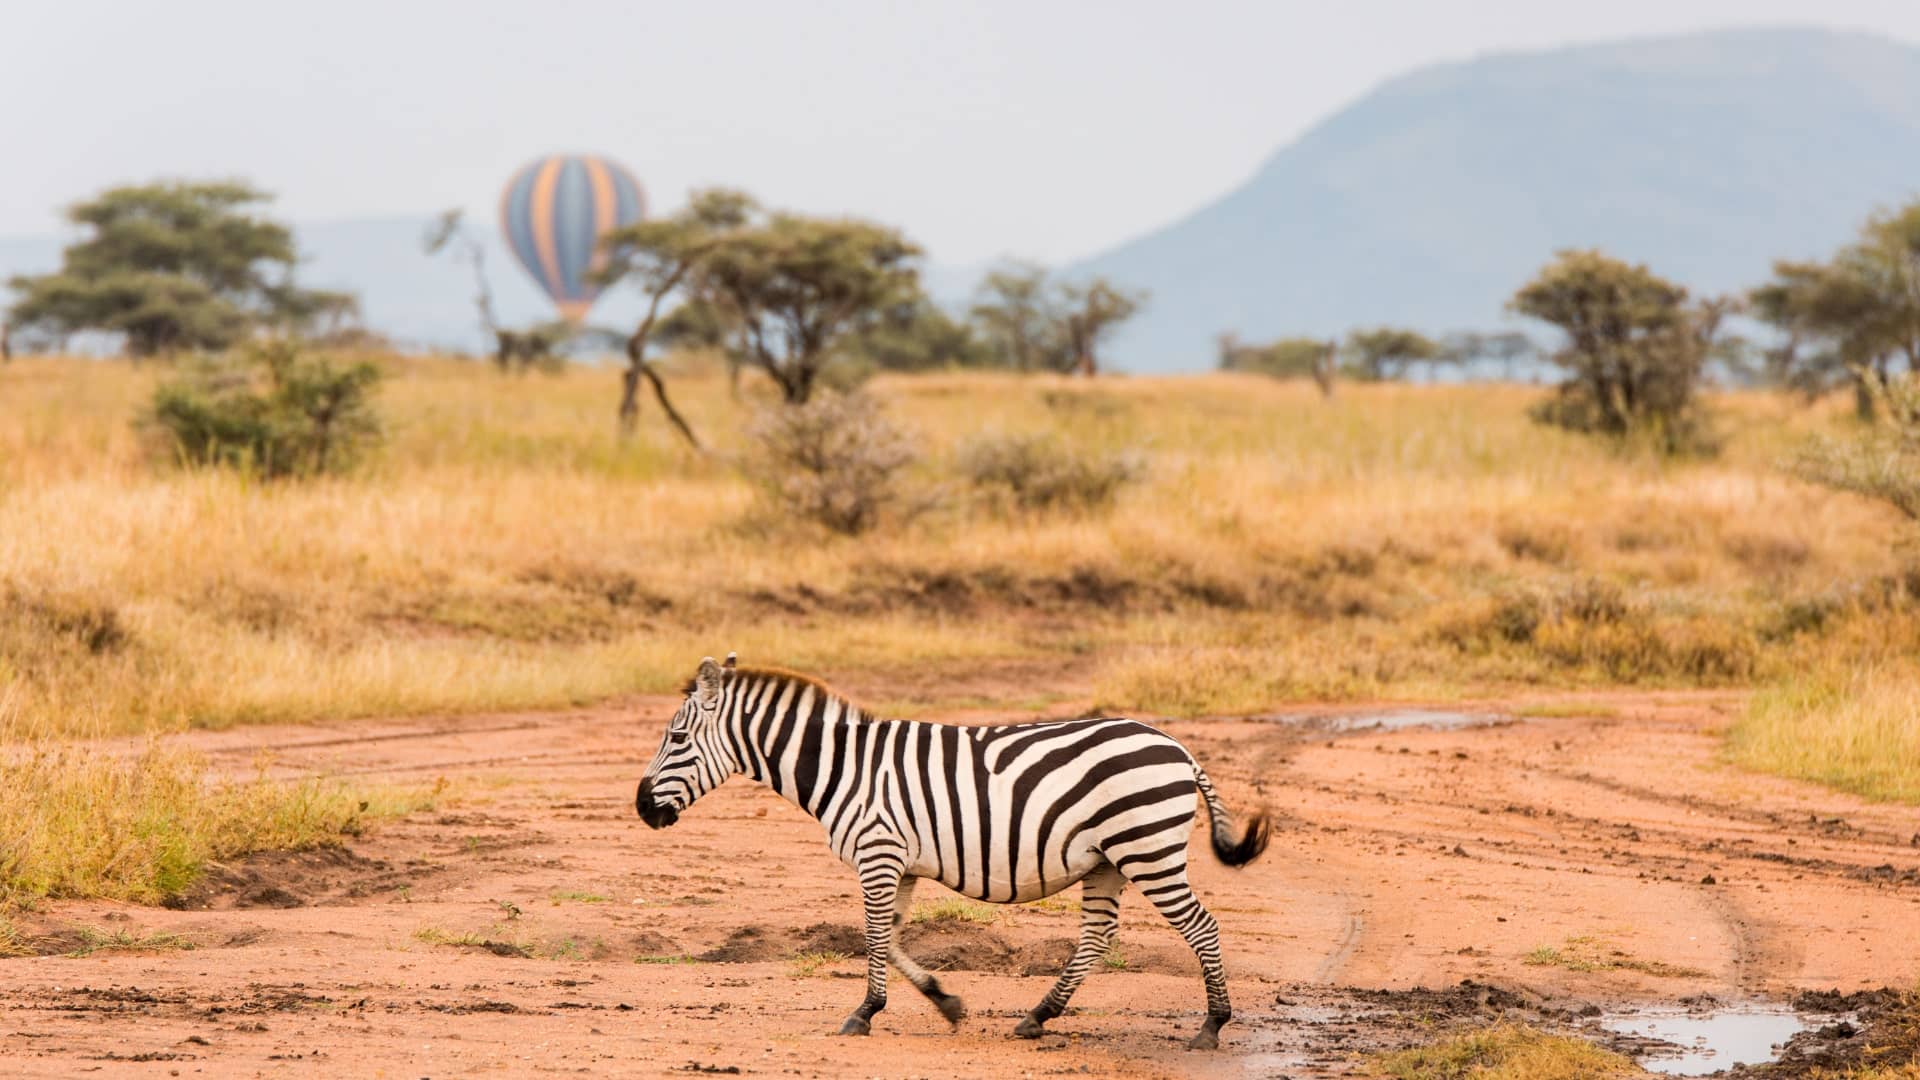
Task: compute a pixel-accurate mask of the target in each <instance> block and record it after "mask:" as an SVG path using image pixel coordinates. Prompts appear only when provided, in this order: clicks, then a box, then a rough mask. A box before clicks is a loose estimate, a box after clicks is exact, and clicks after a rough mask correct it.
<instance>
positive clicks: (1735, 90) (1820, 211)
mask: <svg viewBox="0 0 1920 1080" xmlns="http://www.w3.org/2000/svg"><path fill="white" fill-rule="evenodd" d="M1810 161H1814V162H1817V164H1810V163H1809V162H1810ZM1916 189H1920V49H1916V48H1915V47H1913V46H1910V45H1906V44H1904V43H1900V42H1897V41H1893V40H1891V39H1888V38H1884V37H1879V36H1875V35H1871V34H1863V33H1857V32H1851V31H1828V30H1816V29H1805V28H1766V29H1740V30H1721V31H1703V32H1700V33H1696V34H1688V35H1681V36H1675V37H1643V38H1635V39H1631V40H1628V41H1623V42H1608V43H1601V44H1587V45H1570V46H1562V47H1559V48H1555V49H1551V50H1541V51H1533V52H1506V53H1495V54H1487V55H1483V56H1481V57H1477V58H1474V59H1469V60H1462V61H1450V62H1447V63H1444V64H1438V65H1433V66H1431V67H1427V68H1421V69H1417V70H1415V71H1412V72H1408V73H1406V74H1404V75H1400V76H1397V77H1395V78H1393V79H1389V80H1387V81H1386V82H1384V83H1381V84H1380V85H1379V86H1377V87H1375V88H1374V89H1373V90H1372V91H1370V92H1368V93H1367V94H1364V95H1362V96H1361V97H1360V98H1358V99H1356V100H1355V101H1354V102H1352V103H1351V104H1349V105H1347V106H1346V107H1344V108H1342V109H1340V110H1338V111H1336V112H1335V113H1333V114H1331V115H1330V116H1328V117H1327V118H1326V119H1324V120H1322V121H1321V122H1320V123H1318V124H1316V125H1315V126H1314V127H1312V128H1311V129H1309V130H1308V131H1307V132H1305V133H1304V134H1302V135H1301V136H1300V137H1299V138H1298V139H1295V140H1294V141H1293V142H1291V143H1289V144H1287V145H1286V146H1283V147H1281V148H1280V149H1278V150H1277V151H1275V152H1274V153H1273V154H1272V155H1270V156H1269V157H1268V158H1267V159H1266V160H1265V161H1263V162H1262V164H1261V165H1260V166H1259V167H1258V168H1257V169H1255V170H1254V172H1253V174H1252V175H1250V176H1249V177H1248V178H1247V179H1246V180H1245V181H1244V182H1242V183H1241V184H1240V185H1238V186H1236V187H1235V188H1234V189H1232V190H1230V191H1228V192H1227V193H1226V194H1224V195H1222V196H1221V197H1219V198H1218V199H1216V200H1214V201H1213V202H1211V203H1209V204H1207V205H1206V206H1203V207H1200V208H1199V209H1197V210H1195V211H1193V212H1191V213H1189V214H1186V215H1183V216H1181V217H1180V218H1178V219H1176V220H1175V221H1173V222H1171V223H1169V224H1168V225H1166V226H1163V227H1162V228H1160V229H1156V230H1152V231H1150V232H1148V233H1146V234H1144V235H1142V236H1139V237H1136V238H1134V239H1133V240H1130V241H1127V242H1124V243H1122V244H1119V245H1116V246H1115V247H1114V248H1112V249H1109V250H1108V251H1105V252H1102V253H1100V254H1097V255H1095V256H1092V257H1090V258H1088V259H1086V260H1083V261H1081V262H1079V263H1076V264H1074V265H1073V266H1071V267H1070V268H1069V272H1070V273H1072V274H1075V275H1090V274H1104V275H1107V276H1109V277H1111V278H1113V279H1114V280H1116V281H1117V282H1119V283H1121V284H1124V285H1129V286H1133V287H1144V288H1146V289H1148V290H1150V292H1151V293H1152V294H1153V298H1152V300H1151V301H1150V303H1149V307H1148V309H1147V311H1146V312H1145V313H1144V314H1143V315H1142V316H1141V317H1140V318H1139V319H1138V320H1136V322H1135V323H1134V324H1131V325H1129V326H1128V327H1126V328H1124V330H1123V331H1122V332H1121V333H1120V334H1119V335H1118V337H1117V339H1116V341H1115V343H1114V345H1113V347H1112V348H1111V349H1110V356H1111V358H1112V359H1113V360H1114V361H1117V363H1118V364H1119V366H1122V367H1126V368H1131V369H1135V370H1158V371H1166V370H1194V369H1197V368H1203V367H1207V366H1210V365H1211V363H1212V362H1213V355H1212V347H1211V341H1212V338H1213V336H1214V335H1216V334H1218V333H1220V332H1223V331H1233V332H1237V333H1239V334H1240V335H1241V336H1242V337H1244V338H1249V339H1258V338H1266V337H1275V336H1282V335H1287V334H1296V333H1305V334H1314V335H1333V334H1338V333H1342V332H1344V331H1345V330H1347V329H1350V328H1352V327H1355V326H1362V325H1372V324H1377V323H1397V324H1405V325H1411V326H1415V327H1418V328H1420V329H1423V330H1427V331H1429V332H1436V333H1437V332H1442V331H1446V330H1450V329H1481V328H1489V327H1494V326H1499V325H1511V320H1508V319H1506V318H1505V316H1504V315H1503V310H1502V307H1503V303H1504V300H1505V298H1506V297H1507V296H1508V295H1511V293H1512V291H1513V290H1514V289H1515V288H1517V287H1518V286H1519V285H1520V284H1521V283H1522V282H1523V281H1524V280H1525V279H1526V277H1527V275H1528V274H1530V273H1531V271H1532V270H1533V269H1534V268H1536V267H1538V266H1539V265H1540V264H1542V263H1544V262H1545V261H1546V260H1547V259H1548V258H1550V257H1551V256H1552V254H1553V252H1554V251H1556V250H1559V249H1562V248H1566V247H1589V246H1597V247H1601V248H1604V249H1606V250H1608V251H1610V252H1612V253H1614V254H1617V255H1620V256H1622V257H1626V258H1630V259H1633V260H1634V261H1645V262H1648V263H1649V264H1650V265H1652V266H1653V268H1654V269H1655V270H1657V271H1660V272H1662V273H1666V274H1668V275H1669V276H1672V277H1674V278H1676V279H1678V280H1680V281H1681V282H1683V283H1685V284H1688V285H1689V286H1691V287H1694V288H1696V289H1697V290H1700V291H1714V292H1718V291H1728V290H1732V289H1737V288H1741V287H1744V286H1746V285H1749V284H1753V283H1756V282H1758V281H1759V280H1761V279H1762V278H1764V277H1765V275H1766V274H1767V271H1768V268H1769V266H1770V263H1771V260H1772V259H1773V258H1776V257H1809V256H1817V255H1822V254H1825V253H1826V252H1828V251H1829V250H1831V249H1832V248H1833V247H1835V246H1838V245H1839V244H1840V243H1841V242H1842V241H1844V240H1845V239H1846V238H1847V236H1848V235H1850V233H1851V231H1852V230H1853V228H1854V227H1855V226H1856V225H1857V224H1858V223H1859V221H1860V220H1861V219H1863V218H1864V217H1865V216H1866V215H1867V214H1868V213H1869V212H1871V211H1872V210H1874V209H1876V208H1877V207H1880V206H1885V205H1888V204H1890V203H1892V202H1894V201H1896V200H1898V199H1901V198H1903V197H1909V196H1911V195H1912V194H1913V193H1914V192H1915V191H1916Z"/></svg>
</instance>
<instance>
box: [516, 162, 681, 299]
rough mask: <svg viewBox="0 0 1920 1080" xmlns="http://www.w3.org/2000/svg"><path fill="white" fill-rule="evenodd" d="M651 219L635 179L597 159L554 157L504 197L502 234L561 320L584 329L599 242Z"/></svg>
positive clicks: (533, 166) (530, 169)
mask: <svg viewBox="0 0 1920 1080" xmlns="http://www.w3.org/2000/svg"><path fill="white" fill-rule="evenodd" d="M645 213H646V196H645V195H644V194H643V193H642V192H641V190H640V184H639V183H638V182H637V181H635V180H634V178H633V174H632V173H630V172H628V171H627V170H626V169H624V168H622V167H621V166H620V165H618V164H617V163H615V162H613V161H611V160H609V159H607V158H603V157H597V156H595V155H592V154H555V155H553V156H550V157H543V158H540V159H538V160H536V161H532V162H529V163H528V164H527V165H525V166H524V167H522V168H521V169H520V171H519V172H516V173H514V174H513V179H512V180H510V181H508V182H507V189H506V191H505V192H503V193H502V194H501V196H500V228H501V231H503V232H505V233H506V235H507V246H509V247H511V248H512V249H513V254H514V256H515V257H516V258H518V259H519V260H520V265H521V266H524V267H526V268H527V273H529V274H532V275H533V280H534V281H536V282H538V283H539V284H540V287H541V288H542V289H545V290H546V291H547V295H548V296H551V297H553V306H554V307H556V308H558V309H560V314H561V316H562V317H564V318H566V319H567V320H569V321H571V322H579V321H580V320H581V319H583V318H585V317H586V314H587V309H588V308H590V307H592V306H593V301H594V300H595V298H597V297H598V296H599V295H600V285H599V283H597V282H595V281H594V280H593V276H592V273H593V270H594V269H595V268H597V267H598V266H599V265H600V263H601V261H602V256H601V253H600V249H599V247H598V246H597V245H598V242H599V239H600V237H601V236H602V235H603V234H605V233H606V232H607V231H609V230H611V229H617V228H619V227H621V226H623V225H631V224H633V223H634V222H636V221H639V220H640V218H641V217H642V216H643V215H644V214H645Z"/></svg>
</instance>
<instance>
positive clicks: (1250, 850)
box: [1193, 762, 1273, 866]
mask: <svg viewBox="0 0 1920 1080" xmlns="http://www.w3.org/2000/svg"><path fill="white" fill-rule="evenodd" d="M1193 779H1194V782H1195V783H1197V784H1199V785H1200V797H1201V798H1203V799H1205V800H1207V817H1208V818H1209V819H1211V820H1212V822H1213V853H1214V855H1215V856H1216V857H1218V858H1219V860H1220V861H1221V862H1223V863H1226V864H1227V865H1228V866H1245V865H1247V864H1248V863H1250V862H1252V861H1253V860H1255V859H1257V858H1259V857H1260V853H1261V852H1263V851H1265V850H1267V841H1268V840H1269V839H1271V838H1272V833H1273V821H1272V819H1270V818H1269V817H1268V816H1267V812H1266V811H1265V810H1261V811H1259V812H1258V813H1256V814H1254V815H1253V820H1251V821H1249V822H1247V831H1246V832H1245V833H1242V834H1241V835H1240V838H1239V839H1237V840H1236V839H1234V835H1233V815H1231V814H1229V813H1227V806H1226V804H1225V803H1223V802H1221V801H1220V793H1219V792H1217V791H1215V790H1213V781H1211V780H1209V779H1207V773H1206V770H1204V769H1202V768H1201V767H1200V764H1199V763H1198V762H1195V763H1194V766H1193Z"/></svg>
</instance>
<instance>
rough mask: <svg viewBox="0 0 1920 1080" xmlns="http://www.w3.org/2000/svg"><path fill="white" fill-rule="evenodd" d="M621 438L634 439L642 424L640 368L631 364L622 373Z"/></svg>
mask: <svg viewBox="0 0 1920 1080" xmlns="http://www.w3.org/2000/svg"><path fill="white" fill-rule="evenodd" d="M619 416H620V437H621V438H623V439H627V438H632V436H633V432H634V429H635V428H636V427H638V426H639V424H640V366H639V365H638V364H633V363H629V364H628V365H627V370H625V371H623V372H621V373H620V414H619Z"/></svg>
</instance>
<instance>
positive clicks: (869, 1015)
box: [840, 862, 900, 1035]
mask: <svg viewBox="0 0 1920 1080" xmlns="http://www.w3.org/2000/svg"><path fill="white" fill-rule="evenodd" d="M899 894H900V864H899V863H897V862H884V863H876V864H872V865H868V866H863V867H862V868H861V870H860V895H861V898H862V899H863V900H864V901H865V903H866V909H867V996H866V999H865V1000H863V1001H862V1002H860V1007H859V1008H857V1009H855V1010H853V1015H851V1016H849V1017H847V1022H846V1023H844V1024H841V1025H840V1034H842V1035H865V1034H867V1033H868V1032H870V1031H872V1030H873V1024H872V1020H873V1014H874V1013H877V1012H879V1011H880V1010H882V1009H884V1008H886V1007H887V956H888V954H889V953H891V952H892V951H893V908H894V901H895V900H896V899H897V898H898V896H899Z"/></svg>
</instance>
